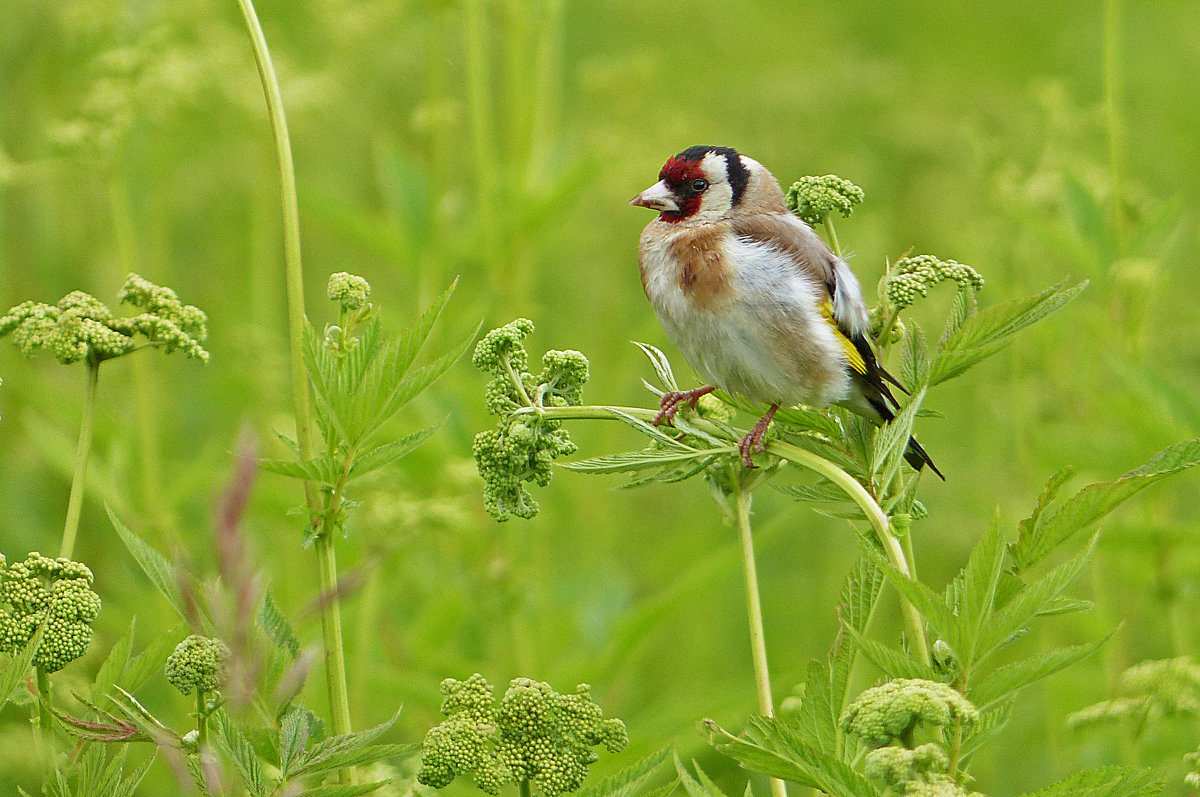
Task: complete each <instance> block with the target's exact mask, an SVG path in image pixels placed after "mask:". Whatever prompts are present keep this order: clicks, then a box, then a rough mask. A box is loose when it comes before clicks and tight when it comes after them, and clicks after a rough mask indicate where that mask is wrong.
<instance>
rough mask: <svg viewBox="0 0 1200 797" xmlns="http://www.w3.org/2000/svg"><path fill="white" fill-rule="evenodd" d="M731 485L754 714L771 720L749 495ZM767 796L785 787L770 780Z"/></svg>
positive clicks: (779, 796)
mask: <svg viewBox="0 0 1200 797" xmlns="http://www.w3.org/2000/svg"><path fill="white" fill-rule="evenodd" d="M734 483H735V484H736V485H737V486H736V487H735V490H736V492H735V493H734V499H735V507H736V514H737V526H738V538H739V539H740V541H741V545H742V573H743V575H744V576H745V580H746V611H747V613H748V614H749V617H750V653H751V655H752V657H753V659H754V685H755V687H756V689H757V691H758V710H759V713H761V714H762V715H763V716H764V717H774V716H775V705H774V703H773V702H772V700H771V672H770V669H769V668H768V667H767V642H766V635H765V634H764V633H763V619H762V601H761V599H760V598H759V594H758V568H757V567H756V566H755V563H754V536H753V534H752V533H751V529H750V491H749V490H747V489H745V487H743V486H742V485H740V484H737V481H736V479H735V480H734ZM771 794H772V795H774V797H787V785H786V784H785V783H784V782H783V781H782V780H780V779H779V778H771Z"/></svg>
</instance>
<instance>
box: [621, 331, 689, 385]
mask: <svg viewBox="0 0 1200 797" xmlns="http://www.w3.org/2000/svg"><path fill="white" fill-rule="evenodd" d="M632 343H633V345H634V346H637V347H638V348H639V349H641V350H642V354H645V355H646V357H648V358H649V360H650V365H652V366H653V367H654V373H656V374H657V375H658V381H659V382H661V383H662V386H663V389H664V391H677V390H679V383H678V382H676V381H675V374H674V372H673V371H672V370H671V361H670V360H668V359H667V355H665V354H663V353H662V352H661V351H659V350H658V349H657V348H655V347H654V346H651V345H650V344H649V343H639V342H637V341H636V340H635V341H632ZM647 387H650V386H649V385H647Z"/></svg>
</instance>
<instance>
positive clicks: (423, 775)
mask: <svg viewBox="0 0 1200 797" xmlns="http://www.w3.org/2000/svg"><path fill="white" fill-rule="evenodd" d="M442 714H444V715H445V716H446V721H445V722H443V723H442V724H440V725H438V726H436V727H434V728H432V729H430V731H429V732H428V733H427V734H426V735H425V741H424V743H423V745H422V751H421V769H420V771H419V772H418V773H417V780H418V781H419V782H420V783H423V784H425V785H426V786H432V787H434V788H442V787H443V786H446V785H448V784H449V783H450V782H451V781H453V780H454V778H455V777H456V776H458V775H466V776H468V777H470V778H471V779H472V780H473V781H474V782H475V785H476V786H478V787H479V789H480V790H482V791H484V792H486V793H488V794H498V793H499V791H500V787H501V786H503V785H504V784H505V783H510V782H518V783H520V782H530V783H533V784H536V785H537V787H538V789H539V790H540V791H541V793H542V794H543V795H546V797H556V795H559V794H564V793H567V792H573V791H576V790H578V789H579V787H580V786H581V785H582V784H583V780H584V778H585V777H586V776H587V773H588V766H589V765H590V764H593V763H595V762H596V760H597V758H598V757H597V755H596V753H595V752H594V751H593V749H592V748H594V747H596V746H598V745H604V747H605V749H606V750H608V751H609V752H610V753H617V752H620V751H621V750H623V749H624V748H625V746H626V745H627V744H628V743H629V735H628V732H627V731H626V729H625V723H623V722H621V720H619V719H604V715H603V712H602V710H601V708H600V706H598V705H596V704H595V703H593V702H592V697H591V694H590V691H589V687H588V685H587V684H580V685H579V686H578V687H576V690H575V693H574V694H567V695H561V694H559V693H558V692H555V691H554V690H553V689H552V688H551V687H550V685H549V684H546V683H543V682H541V681H533V680H530V679H528V678H516V679H514V680H513V681H512V682H510V684H509V687H508V690H507V691H506V692H505V693H504V697H503V698H502V699H501V700H500V702H499V704H497V702H496V700H495V698H494V697H493V695H492V687H491V685H490V684H489V683H488V682H487V681H486V680H485V679H484V678H483V676H482V675H480V674H478V673H476V674H474V675H472V676H471V677H470V678H468V679H467V680H465V681H459V680H456V679H454V678H447V679H446V680H445V681H443V682H442Z"/></svg>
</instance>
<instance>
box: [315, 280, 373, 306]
mask: <svg viewBox="0 0 1200 797" xmlns="http://www.w3.org/2000/svg"><path fill="white" fill-rule="evenodd" d="M326 292H327V295H328V296H329V301H331V302H337V303H338V304H340V305H341V306H342V309H343V310H346V311H351V310H361V309H362V308H364V307H366V306H367V297H368V296H370V295H371V283H369V282H367V281H366V280H365V279H363V278H362V277H360V276H358V275H357V274H351V273H349V272H347V271H339V272H337V273H336V274H330V275H329V285H328V287H327V288H326Z"/></svg>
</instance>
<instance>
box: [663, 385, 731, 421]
mask: <svg viewBox="0 0 1200 797" xmlns="http://www.w3.org/2000/svg"><path fill="white" fill-rule="evenodd" d="M716 389H717V388H716V387H715V386H714V385H705V386H704V387H698V388H696V389H695V390H676V391H672V392H670V393H663V395H662V398H660V399H659V400H658V406H659V407H660V409H659V411H658V415H655V416H654V425H655V426H658V425H659V424H660V423H663V422H664V421H665V422H667V423H670V422H671V421H673V420H675V414H676V413H677V412H679V408H680V407H682V406H683V405H684V404H688V405H690V406H691V408H692V409H696V402H697V401H699V400H700V397H701V396H707V395H708V394H709V393H711V392H713V391H714V390H716Z"/></svg>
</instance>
